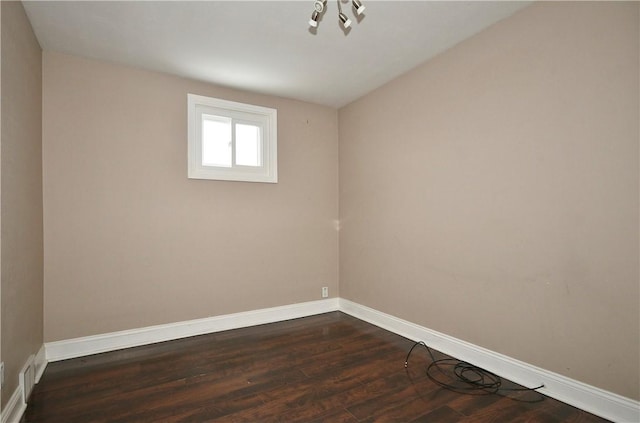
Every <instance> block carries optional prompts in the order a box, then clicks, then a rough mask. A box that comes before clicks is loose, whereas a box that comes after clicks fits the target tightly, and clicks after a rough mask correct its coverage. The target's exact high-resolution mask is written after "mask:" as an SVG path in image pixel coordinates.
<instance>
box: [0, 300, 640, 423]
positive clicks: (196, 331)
mask: <svg viewBox="0 0 640 423" xmlns="http://www.w3.org/2000/svg"><path fill="white" fill-rule="evenodd" d="M336 310H339V311H342V312H344V313H346V314H349V315H351V316H353V317H356V318H358V319H361V320H364V321H366V322H369V323H371V324H374V325H376V326H379V327H381V328H384V329H387V330H389V331H391V332H394V333H396V334H398V335H401V336H404V337H405V338H408V339H412V340H421V341H424V342H425V343H426V344H427V345H429V346H430V347H433V348H435V349H437V350H439V351H442V352H443V353H445V354H448V355H450V356H452V357H456V358H458V359H460V360H464V361H467V362H469V363H472V364H474V365H476V366H479V367H482V368H484V369H486V370H489V371H491V372H493V373H495V374H497V375H499V376H501V377H504V378H506V379H509V380H511V381H513V382H516V383H518V384H520V385H523V386H529V387H533V386H539V385H541V384H544V388H542V389H540V392H541V393H543V394H545V395H547V396H549V397H551V398H555V399H557V400H559V401H562V402H564V403H567V404H570V405H572V406H575V407H578V408H580V409H582V410H585V411H587V412H590V413H593V414H595V415H598V416H600V417H603V418H606V419H609V420H612V421H616V422H621V423H627V422H629V423H630V422H639V421H640V403H639V402H638V401H635V400H632V399H629V398H625V397H623V396H620V395H617V394H614V393H612V392H608V391H605V390H602V389H599V388H596V387H594V386H591V385H587V384H585V383H582V382H579V381H577V380H574V379H571V378H568V377H566V376H562V375H560V374H557V373H553V372H550V371H548V370H544V369H541V368H539V367H536V366H533V365H530V364H527V363H525V362H522V361H519V360H516V359H513V358H511V357H507V356H505V355H502V354H499V353H496V352H494V351H490V350H487V349H485V348H482V347H479V346H477V345H474V344H471V343H468V342H465V341H462V340H460V339H456V338H454V337H452V336H449V335H445V334H443V333H439V332H436V331H434V330H431V329H428V328H425V327H423V326H420V325H416V324H414V323H411V322H408V321H406V320H402V319H400V318H397V317H395V316H391V315H389V314H386V313H382V312H380V311H378V310H375V309H372V308H369V307H366V306H363V305H360V304H357V303H354V302H352V301H349V300H345V299H342V298H331V299H327V300H320V301H311V302H305V303H299V304H291V305H286V306H281V307H273V308H266V309H260V310H253V311H248V312H242V313H234V314H227V315H222V316H215V317H208V318H204V319H197V320H188V321H184V322H177V323H171V324H166V325H158V326H150V327H145V328H140V329H132V330H125V331H120V332H112V333H106V334H101V335H94V336H87V337H82V338H75V339H69V340H64V341H57V342H47V343H46V344H45V345H44V352H43V350H42V349H41V350H40V351H39V352H38V355H37V356H36V368H37V369H38V373H37V375H36V380H39V379H40V376H41V375H42V372H43V371H44V368H45V366H46V363H47V361H59V360H65V359H68V358H75V357H82V356H86V355H91V354H97V353H102V352H107V351H114V350H119V349H123V348H129V347H135V346H140V345H146V344H153V343H157V342H163V341H170V340H174V339H180V338H186V337H189V336H195V335H202V334H206V333H213V332H220V331H224V330H230V329H238V328H243V327H248V326H255V325H261V324H265V323H274V322H280V321H284V320H290V319H296V318H300V317H306V316H312V315H315V314H321V313H327V312H330V311H336ZM45 355H46V359H45V357H44V356H45ZM15 396H16V394H14V395H13V396H12V400H13V399H14V397H15ZM12 404H13V406H12V407H13V408H14V409H15V408H16V404H17V407H18V408H19V407H23V404H22V401H21V398H20V396H19V392H18V397H17V399H15V400H14V403H12V402H11V400H10V401H9V404H7V410H8V411H7V412H8V413H9V412H12V411H11V409H10V408H9V406H11V405H12ZM22 412H24V408H22V409H21V411H20V412H19V414H16V413H18V412H17V411H15V410H14V411H13V412H12V413H13V414H11V416H15V415H19V416H20V415H21V414H22ZM4 416H5V413H3V418H2V422H1V423H13V421H12V420H8V418H9V417H7V419H5V418H4ZM18 420H19V419H18Z"/></svg>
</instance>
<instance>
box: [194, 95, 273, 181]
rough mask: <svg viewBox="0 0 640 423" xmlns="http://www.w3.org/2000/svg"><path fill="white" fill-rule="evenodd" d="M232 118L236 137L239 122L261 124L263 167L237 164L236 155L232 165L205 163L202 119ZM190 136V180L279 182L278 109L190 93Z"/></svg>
mask: <svg viewBox="0 0 640 423" xmlns="http://www.w3.org/2000/svg"><path fill="white" fill-rule="evenodd" d="M204 115H209V116H220V117H225V118H230V119H231V122H232V134H234V135H233V136H235V128H234V126H235V124H236V123H239V124H249V125H255V126H259V127H260V128H261V129H262V131H261V135H262V139H261V166H243V165H237V164H235V163H234V162H233V161H234V157H235V156H232V163H231V167H223V166H210V165H203V164H202V121H203V116H204ZM187 120H188V128H187V132H188V134H187V138H188V154H187V155H188V160H187V161H188V171H187V176H188V178H189V179H210V180H222V181H240V182H264V183H277V182H278V157H277V154H278V138H277V134H278V133H277V122H278V112H277V110H276V109H272V108H269V107H263V106H256V105H252V104H245V103H239V102H235V101H229V100H223V99H220V98H214V97H206V96H202V95H197V94H187ZM235 142H236V141H235V139H232V143H233V147H232V151H235Z"/></svg>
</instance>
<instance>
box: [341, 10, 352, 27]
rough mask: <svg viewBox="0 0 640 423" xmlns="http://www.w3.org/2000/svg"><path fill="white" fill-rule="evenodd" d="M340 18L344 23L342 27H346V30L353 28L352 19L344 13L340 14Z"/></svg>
mask: <svg viewBox="0 0 640 423" xmlns="http://www.w3.org/2000/svg"><path fill="white" fill-rule="evenodd" d="M338 18H340V22H342V26H344V28H345V29H347V28H349V27H350V26H351V19H349V18H347V15H345V14H344V13H338Z"/></svg>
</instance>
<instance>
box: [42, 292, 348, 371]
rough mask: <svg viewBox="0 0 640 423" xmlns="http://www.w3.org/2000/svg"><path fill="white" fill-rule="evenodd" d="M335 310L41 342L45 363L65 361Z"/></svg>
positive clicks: (328, 305) (323, 303) (297, 308)
mask: <svg viewBox="0 0 640 423" xmlns="http://www.w3.org/2000/svg"><path fill="white" fill-rule="evenodd" d="M336 310H338V299H337V298H330V299H326V300H319V301H310V302H305V303H298V304H291V305H286V306H280V307H272V308H264V309H260V310H253V311H247V312H242V313H234V314H226V315H222V316H214V317H207V318H204V319H196V320H187V321H184V322H177V323H170V324H166V325H158V326H149V327H145V328H140V329H131V330H124V331H119V332H112V333H105V334H101V335H94V336H85V337H82V338H74V339H68V340H64V341H56V342H47V343H45V351H46V359H47V361H59V360H66V359H68V358H75V357H82V356H86V355H91V354H98V353H102V352H107V351H115V350H119V349H123V348H130V347H137V346H140V345H147V344H154V343H157V342H163V341H170V340H174V339H180V338H187V337H189V336H196V335H203V334H207V333H213V332H220V331H224V330H230V329H239V328H244V327H248V326H255V325H262V324H265V323H273V322H280V321H284V320H289V319H297V318H300V317H306V316H312V315H315V314H321V313H327V312H330V311H336Z"/></svg>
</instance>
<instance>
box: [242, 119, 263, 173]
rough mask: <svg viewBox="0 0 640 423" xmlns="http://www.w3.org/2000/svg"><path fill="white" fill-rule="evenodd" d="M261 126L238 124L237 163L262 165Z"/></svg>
mask: <svg viewBox="0 0 640 423" xmlns="http://www.w3.org/2000/svg"><path fill="white" fill-rule="evenodd" d="M260 129H261V128H260V127H259V126H255V125H246V124H243V123H237V124H236V164H238V165H240V166H262V141H261V139H260V138H261V137H260V133H261V130H260Z"/></svg>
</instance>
